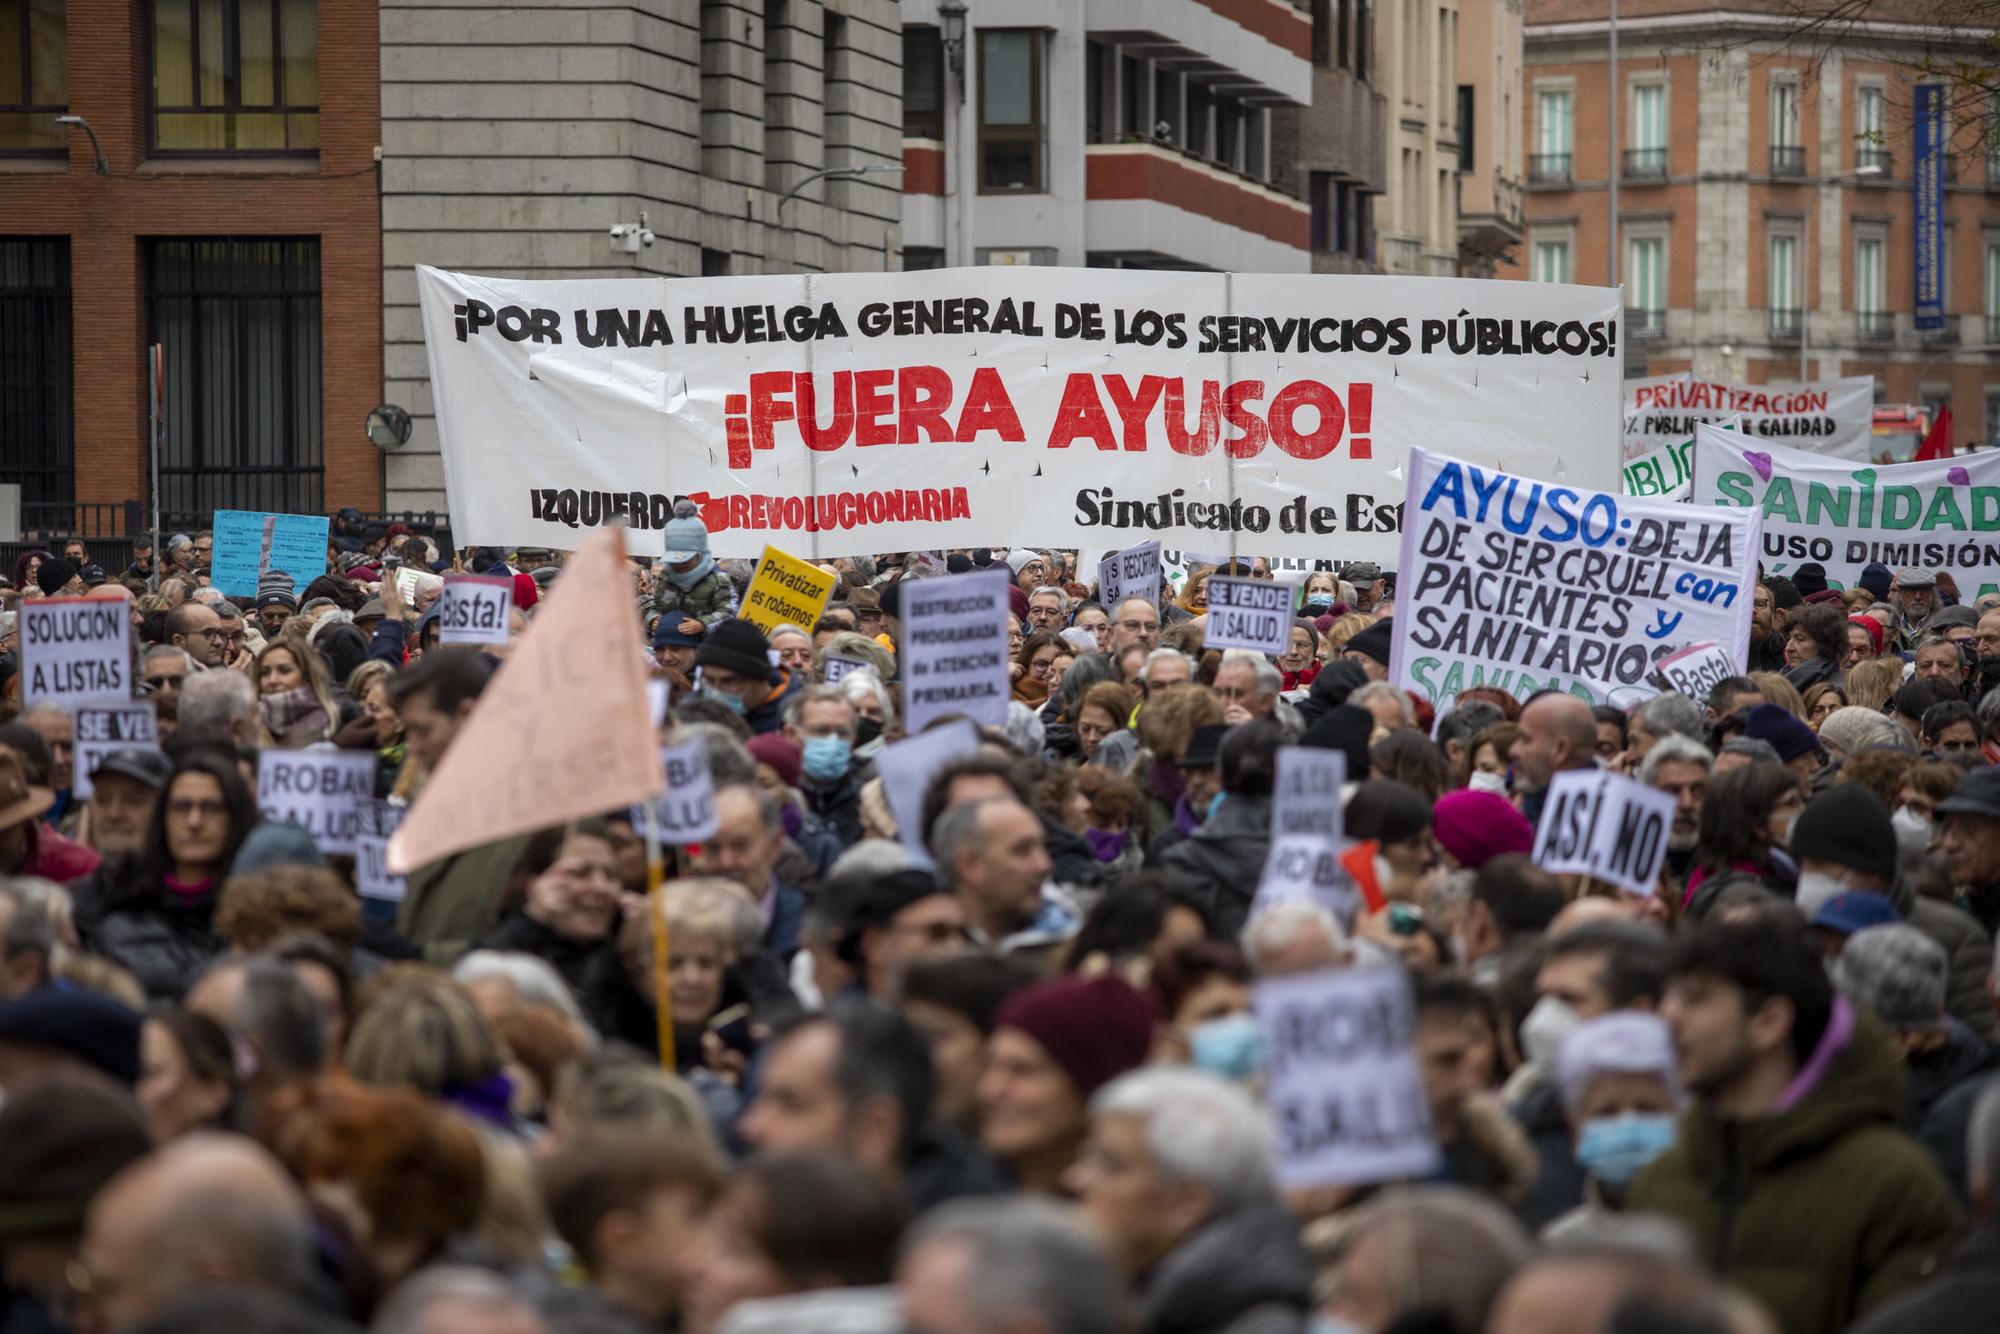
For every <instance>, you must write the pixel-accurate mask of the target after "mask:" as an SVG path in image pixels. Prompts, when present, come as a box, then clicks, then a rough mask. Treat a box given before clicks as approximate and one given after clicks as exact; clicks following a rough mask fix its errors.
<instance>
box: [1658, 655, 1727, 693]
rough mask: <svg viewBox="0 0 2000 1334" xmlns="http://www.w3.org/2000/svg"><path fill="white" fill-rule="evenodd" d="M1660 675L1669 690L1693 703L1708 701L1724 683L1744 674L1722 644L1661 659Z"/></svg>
mask: <svg viewBox="0 0 2000 1334" xmlns="http://www.w3.org/2000/svg"><path fill="white" fill-rule="evenodd" d="M1659 672H1660V675H1661V676H1662V677H1664V678H1666V682H1667V687H1668V688H1669V689H1671V690H1676V691H1679V692H1680V693H1681V694H1683V695H1686V696H1687V697H1688V698H1689V699H1692V700H1697V701H1698V700H1702V699H1705V698H1707V696H1708V692H1709V691H1711V690H1713V689H1714V688H1715V687H1716V686H1717V685H1719V684H1721V683H1722V681H1724V680H1725V679H1727V678H1728V677H1732V676H1740V675H1742V674H1743V665H1742V664H1741V663H1740V662H1738V661H1737V660H1736V658H1735V657H1734V655H1732V654H1731V653H1730V651H1729V650H1728V649H1726V648H1724V647H1722V645H1720V644H1716V643H1712V642H1711V643H1707V644H1689V645H1688V646H1687V647H1686V648H1684V649H1682V650H1681V651H1680V652H1678V653H1675V654H1671V655H1670V656H1668V657H1664V658H1661V659H1660V667H1659Z"/></svg>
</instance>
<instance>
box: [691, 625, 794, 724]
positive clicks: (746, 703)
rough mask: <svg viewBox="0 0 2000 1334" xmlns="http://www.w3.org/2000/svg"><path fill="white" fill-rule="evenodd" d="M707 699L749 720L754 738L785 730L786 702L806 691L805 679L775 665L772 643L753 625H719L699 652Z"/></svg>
mask: <svg viewBox="0 0 2000 1334" xmlns="http://www.w3.org/2000/svg"><path fill="white" fill-rule="evenodd" d="M694 661H695V666H697V667H699V668H700V669H701V694H702V695H703V696H705V697H707V698H709V699H712V700H715V701H717V702H718V703H721V704H724V705H727V706H728V707H729V708H730V709H732V710H735V711H736V712H738V713H741V714H742V715H743V721H744V722H746V723H748V724H749V725H750V732H751V735H753V736H763V735H765V734H766V733H768V732H775V731H777V730H778V729H779V728H781V727H783V726H784V725H785V702H786V701H787V700H789V699H790V698H791V697H792V696H793V695H795V694H797V693H798V692H799V691H801V690H803V689H805V687H806V682H805V678H803V677H801V676H798V675H795V674H793V673H791V672H787V671H783V670H780V669H778V668H775V667H773V666H772V665H771V641H770V640H768V639H766V638H765V637H764V632H763V631H762V630H759V629H758V628H757V627H756V626H754V625H752V624H751V623H750V622H748V621H745V620H739V619H734V618H732V619H730V620H727V621H720V622H717V623H716V625H715V626H714V627H713V628H711V629H710V630H709V632H708V634H707V635H705V636H703V638H702V641H701V647H700V648H698V649H696V650H695V655H694Z"/></svg>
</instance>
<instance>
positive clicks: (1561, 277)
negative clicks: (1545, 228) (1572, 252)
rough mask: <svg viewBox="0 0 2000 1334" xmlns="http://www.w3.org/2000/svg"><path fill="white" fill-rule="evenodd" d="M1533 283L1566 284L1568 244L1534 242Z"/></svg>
mask: <svg viewBox="0 0 2000 1334" xmlns="http://www.w3.org/2000/svg"><path fill="white" fill-rule="evenodd" d="M1535 281H1536V282H1538V283H1566V282H1568V281H1569V242H1568V241H1537V242H1535Z"/></svg>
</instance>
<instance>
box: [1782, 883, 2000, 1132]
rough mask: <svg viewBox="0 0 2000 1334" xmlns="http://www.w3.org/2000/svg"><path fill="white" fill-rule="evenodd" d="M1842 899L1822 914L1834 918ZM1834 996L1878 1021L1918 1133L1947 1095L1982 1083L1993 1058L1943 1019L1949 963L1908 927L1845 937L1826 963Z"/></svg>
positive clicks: (1889, 927)
mask: <svg viewBox="0 0 2000 1334" xmlns="http://www.w3.org/2000/svg"><path fill="white" fill-rule="evenodd" d="M1852 897H1854V896H1853V895H1842V896H1841V897H1840V898H1836V899H1834V900H1833V901H1832V902H1830V903H1828V904H1827V905H1826V908H1824V909H1822V910H1821V911H1822V914H1825V915H1835V914H1837V910H1838V909H1839V908H1840V906H1841V904H1842V902H1843V900H1844V899H1848V898H1852ZM1832 977H1833V985H1834V988H1835V990H1837V991H1839V992H1840V994H1841V995H1843V996H1845V997H1847V999H1848V1000H1849V1001H1851V1002H1853V1003H1854V1004H1855V1005H1857V1006H1859V1007H1860V1008H1862V1009H1864V1010H1867V1011H1868V1012H1869V1013H1871V1014H1873V1015H1874V1016H1875V1017H1876V1018H1877V1019H1880V1020H1881V1021H1882V1026H1883V1027H1884V1028H1886V1029H1888V1030H1889V1036H1890V1040H1891V1042H1892V1043H1893V1044H1894V1046H1895V1049H1896V1050H1897V1051H1898V1052H1900V1053H1901V1054H1902V1057H1903V1068H1904V1069H1905V1070H1906V1071H1907V1072H1908V1074H1909V1078H1910V1118H1909V1125H1910V1127H1911V1129H1912V1130H1918V1129H1920V1128H1922V1127H1923V1126H1924V1125H1925V1122H1926V1121H1927V1120H1928V1119H1929V1117H1930V1116H1931V1115H1932V1113H1933V1112H1934V1110H1935V1109H1936V1108H1937V1106H1938V1104H1939V1103H1940V1101H1941V1100H1942V1099H1943V1098H1944V1097H1945V1095H1946V1094H1948V1093H1950V1092H1951V1091H1952V1090H1953V1089H1954V1088H1956V1087H1958V1086H1959V1085H1960V1084H1963V1083H1965V1082H1966V1081H1968V1080H1974V1081H1978V1082H1980V1083H1984V1082H1985V1080H1986V1078H1987V1077H1988V1076H1989V1075H1990V1074H1991V1073H1992V1072H1993V1070H1994V1068H1995V1067H1996V1065H2000V1056H1996V1054H1995V1053H1994V1052H1993V1051H1992V1050H1991V1049H1990V1048H1988V1047H1987V1045H1986V1044H1985V1043H1984V1042H1981V1041H1980V1040H1979V1038H1978V1036H1977V1035H1975V1034H1974V1033H1973V1032H1972V1030H1970V1029H1968V1028H1967V1027H1965V1025H1963V1024H1961V1023H1959V1022H1958V1021H1957V1020H1955V1019H1952V1018H1951V1017H1950V1016H1949V1015H1947V1014H1946V1012H1945V991H1946V988H1947V986H1948V985H1949V983H1950V980H1951V961H1950V959H1949V958H1948V957H1947V955H1946V954H1945V949H1944V946H1942V945H1940V944H1938V943H1937V942H1936V941H1935V940H1932V939H1931V938H1930V937H1929V936H1927V935H1925V934H1924V933H1923V932H1922V931H1919V930H1918V929H1917V928H1916V927H1914V926H1909V925H1906V924H1903V923H1894V924H1891V925H1887V926H1871V927H1869V928H1867V929H1866V930H1864V931H1856V932H1855V933H1854V934H1853V935H1851V936H1849V937H1848V938H1847V943H1846V945H1845V946H1843V947H1842V949H1841V951H1840V956H1839V957H1838V958H1836V959H1835V960H1834V961H1833V967H1832Z"/></svg>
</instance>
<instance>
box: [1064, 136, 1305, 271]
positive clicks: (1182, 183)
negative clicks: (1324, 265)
mask: <svg viewBox="0 0 2000 1334" xmlns="http://www.w3.org/2000/svg"><path fill="white" fill-rule="evenodd" d="M1084 197H1085V198H1087V199H1152V200H1157V201H1159V202H1160V203H1162V204H1172V205H1174V206H1175V207H1177V208H1184V209H1186V210H1187V211H1188V212H1190V213H1198V214H1200V215H1201V216H1202V217H1204V218H1213V219H1215V221H1217V222H1223V223H1228V224H1229V225H1231V226H1233V227H1241V228H1243V229H1244V230H1245V231H1249V232H1255V233H1256V234H1257V235H1259V236H1264V237H1269V238H1270V239H1271V240H1273V241H1279V242H1282V243H1283V244H1285V245H1290V246H1297V247H1299V248H1300V249H1304V248H1305V247H1306V246H1308V245H1309V244H1310V243H1311V240H1312V217H1311V214H1309V213H1308V212H1307V211H1306V209H1305V208H1304V207H1303V206H1300V207H1293V206H1291V205H1288V204H1285V203H1281V202H1279V201H1278V200H1276V199H1272V198H1270V197H1269V196H1267V195H1264V194H1262V193H1261V192H1259V191H1257V190H1254V189H1252V188H1250V187H1249V186H1247V185H1245V186H1240V187H1239V186H1234V185H1232V184H1230V183H1229V182H1227V181H1223V180H1218V179H1217V178H1216V177H1215V176H1214V175H1212V174H1210V173H1208V172H1206V171H1203V170H1201V169H1200V168H1198V167H1194V166H1190V165H1189V164H1187V163H1184V162H1181V161H1179V160H1177V159H1175V158H1172V157H1169V156H1167V155H1166V153H1165V152H1163V151H1161V150H1157V149H1147V148H1140V147H1135V148H1133V149H1131V150H1130V151H1125V152H1092V153H1090V154H1088V155H1087V156H1086V157H1085V159H1084Z"/></svg>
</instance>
